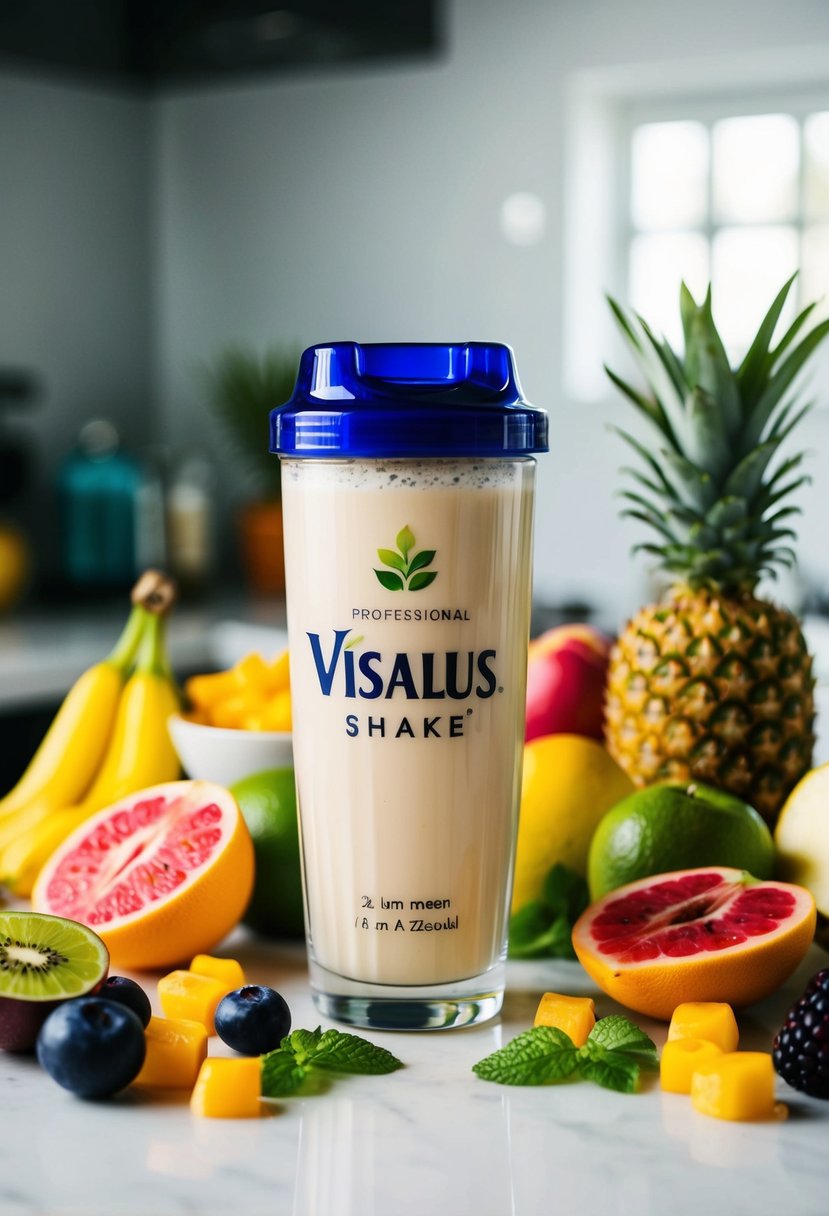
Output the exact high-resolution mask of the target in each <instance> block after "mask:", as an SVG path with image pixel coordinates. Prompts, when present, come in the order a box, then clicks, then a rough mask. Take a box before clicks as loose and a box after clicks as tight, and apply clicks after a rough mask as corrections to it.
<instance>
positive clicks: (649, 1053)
mask: <svg viewBox="0 0 829 1216" xmlns="http://www.w3.org/2000/svg"><path fill="white" fill-rule="evenodd" d="M587 1046H588V1049H592V1048H594V1047H599V1048H602V1049H603V1050H604V1051H621V1052H625V1053H626V1054H627V1055H635V1056H640V1057H641V1058H642V1060H643V1061H644V1062H647V1063H651V1064H654V1065H655V1064H656V1062H657V1055H656V1044H655V1043H654V1042H653V1040H652V1039H649V1038H648V1036H647V1035H646V1034H645V1032H644V1030H640V1029H639V1027H638V1026H636V1025H635V1024H634V1023H633V1022H631V1021H629V1020H628V1019H627V1018H626V1017H622V1015H621V1014H611V1015H610V1016H609V1017H606V1018H600V1019H599V1021H598V1022H597V1023H596V1025H595V1026H594V1027H593V1029H592V1030H591V1031H590V1034H589V1035H588V1038H587Z"/></svg>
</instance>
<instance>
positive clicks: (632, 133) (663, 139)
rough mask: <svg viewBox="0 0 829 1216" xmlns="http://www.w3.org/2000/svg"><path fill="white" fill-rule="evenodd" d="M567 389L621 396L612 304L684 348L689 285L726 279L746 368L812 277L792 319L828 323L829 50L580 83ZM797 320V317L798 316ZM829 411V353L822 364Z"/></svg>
mask: <svg viewBox="0 0 829 1216" xmlns="http://www.w3.org/2000/svg"><path fill="white" fill-rule="evenodd" d="M566 99H567V104H566V116H567V125H566V133H567V142H566V158H565V180H564V234H563V235H564V240H563V250H562V258H563V286H564V307H563V310H562V339H563V358H562V363H561V366H562V387H563V389H564V392H565V394H566V395H567V396H568V397H569V398H570V399H571V400H573V401H581V402H591V401H592V402H596V403H604V404H605V405H607V406H609V405H610V402H611V400H612V394H611V393H610V391H609V387H608V381H607V377H606V376H605V374H604V371H603V368H602V364H603V363H604V362H610V363H611V364H612V363H613V362H614V360H615V361H616V362H618V361H619V360H621V359H623V358H624V349H623V345H622V344H621V341H620V339H619V337H618V334H617V333H616V330H615V326H614V325H613V323H612V321H611V319H610V313H609V309H608V307H607V303H606V301H605V294H606V293H609V294H611V295H612V296H615V297H616V298H617V299H618V300H620V301H621V302H622V303H625V304H633V306H634V307H636V308H637V309H638V310H639V311H640V312H642V313H643V314H646V315H647V317H648V319H649V320H651V321H652V323H653V324H654V325H655V326H656V327H658V328H659V329H661V330H662V331H663V332H664V333H665V334H666V335H667V336H668V337H669V338H670V339H671V340H673V341H676V342H677V344H678V345H679V346H681V345H682V343H681V334H680V333H679V329H680V323H679V283H680V280H681V279H685V281H686V282H687V283H688V285H689V287H690V288H691V289H692V291H693V292H694V294H695V295H697V296H699V295H700V294H701V293H702V292H703V291H704V290H705V286H706V284H707V282H708V281H709V277H710V278H711V280H712V281H713V290H714V314H715V317H716V320H717V323H718V325H719V326H720V327H721V329H722V330H723V331H724V332H723V336H724V339H725V341H726V346H727V347H728V351H729V355H730V356H731V358H732V360H733V361H736V360H737V359H739V358H740V356H741V353H742V351H743V350H744V349H745V344H746V341H747V340H748V339H749V337H750V335H751V333H752V331H753V330H754V328H755V326H756V323H757V321H758V320H759V315H760V313H761V312H762V311H763V309H764V307H766V306H767V305H768V303H770V298H771V296H772V295H773V293H774V292H775V291H776V289H777V288H779V287H780V286H781V285H782V283H783V281H784V280H785V278H786V277H787V276H788V275H789V274H791V273H792V271H794V270H796V269H799V271H800V273H799V275H798V282H797V288H796V291H795V292H793V293H792V299H791V302H790V305H789V308H790V311H789V314H788V315H789V316H791V315H792V313H793V312H794V311H795V310H796V308H797V307H798V305H799V304H800V302H801V301H809V302H811V301H812V300H820V301H821V303H820V304H819V306H818V308H816V309H815V314H814V317H815V320H817V319H818V318H820V317H824V316H829V63H828V62H827V59H826V55H825V51H824V49H823V48H822V47H821V46H815V47H813V48H803V47H801V48H788V49H787V48H779V50H776V51H775V52H774V53H773V54H772V53H766V52H756V53H755V52H747V53H746V54H745V55H743V56H737V55H724V56H712V57H711V58H709V59H707V60H705V61H704V62H703V61H697V60H689V61H687V62H686V61H684V60H676V61H673V62H671V63H670V64H666V63H653V64H637V65H618V66H615V67H605V68H599V69H588V70H585V71H582V72H576V73H574V74H573V75H572V76H571V77H570V78H569V79H568V84H567V92H566ZM784 320H785V318H784ZM813 376H814V378H815V381H816V383H815V386H814V387H815V392H814V393H812V394H810V395H813V396H815V397H817V398H818V399H819V400H820V401H822V402H829V352H825V353H824V354H823V355H822V356H819V357H818V359H817V361H816V364H815V366H814V369H813Z"/></svg>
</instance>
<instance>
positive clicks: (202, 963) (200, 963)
mask: <svg viewBox="0 0 829 1216" xmlns="http://www.w3.org/2000/svg"><path fill="white" fill-rule="evenodd" d="M190 970H191V971H192V972H193V974H194V975H206V976H207V978H208V979H211V980H218V981H219V983H220V984H225V985H226V987H225V992H233V990H234V988H241V987H242V986H243V984H245V983H246V980H245V973H244V971H243V970H242V964H241V963H237V961H236V959H235V958H214V957H213V955H212V954H197V955H196V957H195V958H194V959H193V961H192V963H191V964H190Z"/></svg>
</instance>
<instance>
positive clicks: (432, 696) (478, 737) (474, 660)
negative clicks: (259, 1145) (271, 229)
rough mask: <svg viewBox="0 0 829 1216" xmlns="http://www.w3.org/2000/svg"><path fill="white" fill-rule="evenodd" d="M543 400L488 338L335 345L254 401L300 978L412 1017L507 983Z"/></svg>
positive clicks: (350, 1017) (337, 1010)
mask: <svg viewBox="0 0 829 1216" xmlns="http://www.w3.org/2000/svg"><path fill="white" fill-rule="evenodd" d="M546 450H547V421H546V415H545V414H544V412H543V411H542V410H537V409H535V407H533V406H532V405H529V404H528V403H527V402H526V401H525V400H524V399H523V395H522V393H521V389H520V386H519V384H518V380H517V377H516V373H515V367H514V363H513V359H512V352H511V351H510V350H509V348H508V347H506V346H503V345H502V344H499V343H495V342H491V343H485V342H468V343H420V344H418V343H396V344H390V343H379V344H368V345H365V344H360V343H357V342H335V343H331V344H326V345H321V346H315V347H310V348H309V349H308V350H306V351H305V352H304V354H303V356H302V359H301V361H300V367H299V374H298V377H297V383H296V386H295V388H294V392H293V395H292V397H291V400H290V401H288V402H286V404H285V405H284V406H280V407H278V408H277V409H275V410H274V411H273V412H272V414H271V451H272V452H275V453H277V454H278V455H279V456H280V457H281V458H282V487H283V509H284V526H285V566H286V590H287V608H288V632H289V635H290V649H291V691H292V700H293V729H294V764H295V771H296V782H297V803H298V809H299V820H300V840H301V848H302V865H303V886H304V893H305V914H306V933H307V939H308V951H309V970H310V978H311V987H312V990H313V994H314V1000H315V1003H316V1005H317V1007H318V1008H319V1009H320V1010H321V1011H322V1012H323V1013H324V1014H326V1015H327V1016H329V1017H333V1018H336V1019H339V1020H341V1021H345V1022H349V1023H352V1024H356V1025H362V1026H374V1027H376V1028H390V1029H427V1028H440V1027H446V1026H460V1025H468V1024H470V1023H473V1022H478V1021H482V1020H484V1019H486V1018H488V1017H492V1016H494V1015H495V1014H496V1013H497V1012H498V1010H499V1009H500V1007H501V1002H502V999H503V991H504V982H505V964H504V959H505V955H506V939H507V917H508V910H509V901H510V886H511V881H512V864H513V854H514V848H515V836H516V827H517V816H518V801H519V793H520V783H521V760H522V753H523V748H522V744H523V735H524V703H525V684H526V666H527V640H528V635H529V615H530V547H531V534H532V505H533V480H534V473H535V462H534V460H533V459H532V455H533V454H534V453H536V452H544V451H546Z"/></svg>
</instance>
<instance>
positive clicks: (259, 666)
mask: <svg viewBox="0 0 829 1216" xmlns="http://www.w3.org/2000/svg"><path fill="white" fill-rule="evenodd" d="M269 674H270V669H269V667H268V664H267V663H266V662H265V660H264V659H263V658H262V656H261V654H257V653H256V651H253V652H252V653H251V654H246V655H245V656H244V658H242V659H240V660H239V662H238V663H237V664H236V666H235V667H234V668H233V675H234V678H235V680H236V684H237V687H239V688H243V689H253V688H256V689H257V690H258V689H260V688H261V687H262V686H263V685H264V684H265V682H266V680H267V679H268V676H269Z"/></svg>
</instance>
